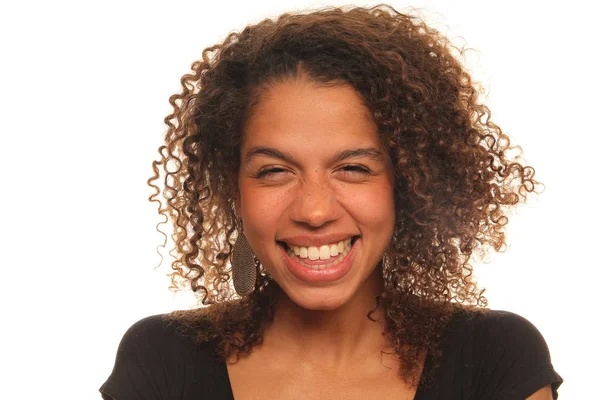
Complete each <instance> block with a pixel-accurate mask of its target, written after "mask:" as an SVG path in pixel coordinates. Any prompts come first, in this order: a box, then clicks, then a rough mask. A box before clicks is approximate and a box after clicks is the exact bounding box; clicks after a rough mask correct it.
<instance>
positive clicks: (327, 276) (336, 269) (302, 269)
mask: <svg viewBox="0 0 600 400" xmlns="http://www.w3.org/2000/svg"><path fill="white" fill-rule="evenodd" d="M359 242H360V238H359V239H356V242H355V243H354V244H353V245H352V248H351V249H350V252H349V253H348V254H347V255H346V257H344V259H343V260H342V261H340V262H339V263H337V264H335V265H332V266H331V267H327V268H323V269H312V268H309V267H307V266H305V265H302V264H300V263H299V262H298V261H296V260H295V259H294V258H293V257H291V256H290V255H289V254H288V253H287V250H286V249H285V248H284V247H283V246H281V245H277V246H278V247H279V249H280V250H281V252H282V254H283V259H284V260H285V264H286V265H287V267H288V269H289V270H290V272H291V273H292V274H293V275H294V276H295V277H296V278H298V279H300V280H302V281H305V282H311V283H319V282H333V281H336V280H338V279H340V278H342V277H344V276H345V275H346V274H347V273H348V271H350V268H351V267H352V264H353V263H354V258H355V257H356V248H357V245H358V243H359Z"/></svg>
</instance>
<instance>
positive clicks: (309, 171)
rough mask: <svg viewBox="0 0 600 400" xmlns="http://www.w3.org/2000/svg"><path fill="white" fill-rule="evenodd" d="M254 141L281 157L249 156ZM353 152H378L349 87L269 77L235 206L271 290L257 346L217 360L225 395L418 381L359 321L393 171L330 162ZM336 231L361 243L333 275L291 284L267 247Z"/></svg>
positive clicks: (396, 387)
mask: <svg viewBox="0 0 600 400" xmlns="http://www.w3.org/2000/svg"><path fill="white" fill-rule="evenodd" d="M258 148H270V149H275V150H277V151H279V152H280V153H283V154H285V155H287V157H286V159H282V158H280V157H278V156H276V155H274V154H264V152H263V153H259V154H255V155H253V156H252V157H249V156H248V155H249V153H252V152H253V151H254V150H256V149H258ZM356 148H370V149H375V150H378V151H380V152H381V153H382V154H385V153H384V151H383V149H382V147H381V145H380V143H379V137H378V133H377V128H376V125H375V124H374V122H373V121H372V119H371V115H370V113H369V110H368V109H367V108H366V107H365V106H364V105H363V104H362V103H361V99H360V97H359V95H358V94H357V92H356V91H355V90H354V89H353V88H352V87H350V86H348V85H339V86H335V87H319V86H317V85H315V84H314V83H312V82H310V81H308V80H304V79H298V80H295V81H289V82H281V83H278V84H276V85H275V86H273V87H271V88H270V89H269V90H268V91H267V92H266V94H265V95H264V96H263V97H262V98H261V101H260V102H259V104H258V105H257V108H256V109H255V110H254V112H253V114H252V116H251V117H250V119H249V120H248V121H247V122H246V125H245V129H244V136H243V140H242V147H241V153H242V154H241V166H240V171H239V175H238V187H239V196H238V199H237V200H236V208H237V212H238V215H239V216H240V218H241V219H242V221H243V223H244V234H245V235H246V237H247V239H248V242H249V243H250V246H251V248H252V250H253V252H254V254H255V255H256V257H258V259H260V260H261V262H262V264H263V266H264V268H265V269H266V270H267V271H268V272H269V273H270V275H271V276H272V277H273V278H274V279H275V280H276V281H277V283H278V284H279V286H280V287H281V288H282V293H281V294H280V296H279V297H278V298H277V301H276V304H275V309H276V313H275V318H274V321H273V323H272V324H271V325H270V326H269V327H267V329H266V331H265V334H264V341H263V344H262V345H260V346H257V347H256V348H254V349H253V351H252V352H251V353H250V354H249V355H246V356H244V357H241V358H239V359H237V357H236V355H232V356H231V358H230V360H229V361H230V362H228V363H227V369H228V374H229V378H230V382H231V386H232V390H233V393H234V396H235V398H236V400H243V399H255V398H273V399H316V398H318V399H339V398H378V399H388V398H389V399H412V398H414V394H415V392H416V389H417V388H416V387H414V386H409V385H408V384H406V383H405V382H403V381H402V380H400V379H399V378H398V368H399V365H398V361H397V360H396V359H395V358H394V357H393V356H387V355H382V354H381V351H386V352H390V353H391V351H392V349H391V347H390V346H389V343H387V342H386V340H385V339H384V337H383V336H382V333H383V332H384V329H385V326H383V325H382V323H376V322H373V321H370V320H369V319H367V317H366V315H367V313H368V312H369V311H370V310H372V309H373V308H375V296H377V295H378V294H379V293H381V291H382V290H383V278H382V273H381V266H380V264H379V263H380V261H381V258H382V256H383V254H384V251H385V249H386V247H387V244H388V243H389V241H390V239H391V235H392V233H393V228H394V218H393V216H394V203H393V176H394V174H393V170H392V167H391V165H390V163H389V160H388V159H387V158H386V157H385V156H384V157H381V158H380V159H373V158H372V157H368V156H365V155H363V156H359V157H353V158H348V159H344V160H339V161H336V162H333V163H332V162H331V159H332V157H333V156H334V155H335V154H336V153H338V152H339V151H340V150H346V149H356ZM360 168H364V169H365V171H366V172H359V171H360ZM266 170H270V171H271V173H269V174H266V175H265V174H261V173H262V172H264V171H266ZM340 232H343V233H350V234H352V235H360V240H359V242H358V243H357V244H356V246H358V247H357V254H356V259H355V260H354V263H353V265H352V267H351V269H350V271H349V272H348V274H346V275H345V276H344V277H342V278H340V279H339V280H336V281H333V282H327V283H323V282H318V283H314V282H313V283H311V282H305V281H302V280H300V279H298V278H297V277H295V276H294V275H293V274H292V273H291V272H290V271H289V269H288V268H287V266H286V264H285V263H284V261H283V258H282V255H281V250H280V248H279V246H278V245H277V240H280V239H281V238H287V237H291V236H297V235H319V234H330V233H340ZM374 318H375V319H377V320H380V321H381V320H383V318H380V315H378V314H375V315H374ZM423 358H424V357H423ZM234 360H235V362H234ZM423 361H424V360H423ZM265 376H268V377H269V379H264V378H265ZM549 393H550V392H549V388H548V387H546V388H543V389H541V390H540V391H538V392H537V393H535V394H534V395H532V396H531V397H529V399H533V400H543V399H550V398H551V394H550V396H548V394H549Z"/></svg>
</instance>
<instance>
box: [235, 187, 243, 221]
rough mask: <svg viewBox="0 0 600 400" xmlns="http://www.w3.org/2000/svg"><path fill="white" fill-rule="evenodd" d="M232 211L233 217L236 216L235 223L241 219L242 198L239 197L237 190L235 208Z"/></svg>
mask: <svg viewBox="0 0 600 400" xmlns="http://www.w3.org/2000/svg"><path fill="white" fill-rule="evenodd" d="M234 211H235V217H236V218H237V221H236V223H238V222H239V221H241V220H242V199H241V196H240V192H239V190H238V192H237V193H236V195H235V210H234Z"/></svg>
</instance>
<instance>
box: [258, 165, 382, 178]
mask: <svg viewBox="0 0 600 400" xmlns="http://www.w3.org/2000/svg"><path fill="white" fill-rule="evenodd" d="M341 171H343V172H345V173H348V174H350V175H366V174H370V173H371V171H370V170H369V169H368V168H366V167H363V166H361V165H346V166H344V167H342V168H341ZM283 172H286V169H285V168H278V167H275V168H267V169H264V170H262V171H259V172H258V173H257V174H256V177H257V178H258V179H262V178H271V177H273V176H275V175H278V174H281V173H283Z"/></svg>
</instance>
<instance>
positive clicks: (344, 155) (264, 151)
mask: <svg viewBox="0 0 600 400" xmlns="http://www.w3.org/2000/svg"><path fill="white" fill-rule="evenodd" d="M261 155H263V156H267V157H273V158H277V159H280V160H282V161H285V162H288V163H290V164H294V165H298V163H297V162H296V161H295V160H294V157H293V156H291V155H290V154H289V153H286V152H284V151H280V150H277V149H274V148H272V147H253V148H250V149H249V150H248V151H247V152H246V162H247V163H249V162H250V161H252V159H253V158H255V157H258V156H261ZM358 157H367V158H370V159H372V160H374V161H377V162H383V161H384V159H385V157H384V155H383V153H382V152H381V151H379V150H377V149H376V148H374V147H367V148H355V149H346V150H342V151H338V152H337V153H335V154H334V155H333V157H331V158H330V159H329V163H330V164H335V163H337V162H340V161H343V160H347V159H349V158H358Z"/></svg>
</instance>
